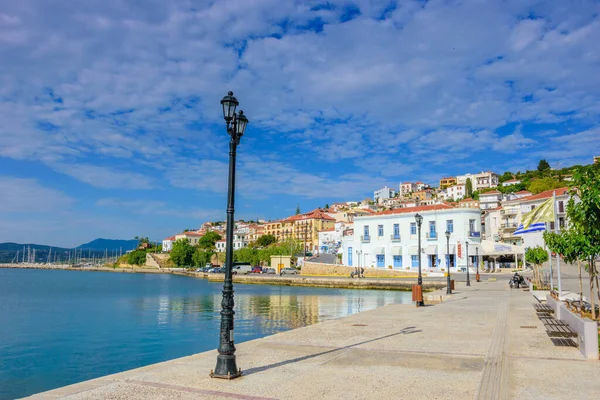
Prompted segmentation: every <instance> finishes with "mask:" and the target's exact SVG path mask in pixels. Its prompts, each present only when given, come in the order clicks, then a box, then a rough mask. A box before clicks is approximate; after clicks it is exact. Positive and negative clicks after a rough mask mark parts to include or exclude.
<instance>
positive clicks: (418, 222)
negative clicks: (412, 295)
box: [415, 214, 425, 307]
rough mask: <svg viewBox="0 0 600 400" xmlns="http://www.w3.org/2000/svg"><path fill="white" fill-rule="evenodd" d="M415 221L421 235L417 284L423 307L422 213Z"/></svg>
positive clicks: (419, 302) (419, 303)
mask: <svg viewBox="0 0 600 400" xmlns="http://www.w3.org/2000/svg"><path fill="white" fill-rule="evenodd" d="M415 221H416V223H417V230H418V237H419V277H418V279H417V284H418V285H419V286H420V289H421V295H420V299H419V300H417V307H423V306H425V303H424V302H423V276H422V275H421V224H423V216H422V215H421V214H416V215H415Z"/></svg>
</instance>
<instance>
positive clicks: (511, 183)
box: [502, 179, 521, 187]
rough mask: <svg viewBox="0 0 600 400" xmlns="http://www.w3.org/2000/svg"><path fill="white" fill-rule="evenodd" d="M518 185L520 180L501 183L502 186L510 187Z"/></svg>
mask: <svg viewBox="0 0 600 400" xmlns="http://www.w3.org/2000/svg"><path fill="white" fill-rule="evenodd" d="M519 183H521V180H520V179H509V180H507V181H504V182H502V186H505V187H506V186H512V185H518V184H519Z"/></svg>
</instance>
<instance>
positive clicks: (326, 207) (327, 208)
mask: <svg viewBox="0 0 600 400" xmlns="http://www.w3.org/2000/svg"><path fill="white" fill-rule="evenodd" d="M396 197H398V193H396ZM325 209H326V210H329V203H325Z"/></svg>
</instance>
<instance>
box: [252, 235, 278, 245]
mask: <svg viewBox="0 0 600 400" xmlns="http://www.w3.org/2000/svg"><path fill="white" fill-rule="evenodd" d="M276 242H277V238H276V237H275V236H273V235H262V236H261V237H259V238H258V239H256V245H257V246H258V247H267V246H269V245H271V244H273V243H276Z"/></svg>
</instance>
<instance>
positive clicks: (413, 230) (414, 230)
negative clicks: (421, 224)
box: [410, 222, 417, 235]
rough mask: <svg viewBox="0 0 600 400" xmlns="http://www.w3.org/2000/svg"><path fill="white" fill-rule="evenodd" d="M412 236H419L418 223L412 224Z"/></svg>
mask: <svg viewBox="0 0 600 400" xmlns="http://www.w3.org/2000/svg"><path fill="white" fill-rule="evenodd" d="M410 234H411V235H416V234H417V223H416V222H411V223H410Z"/></svg>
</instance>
